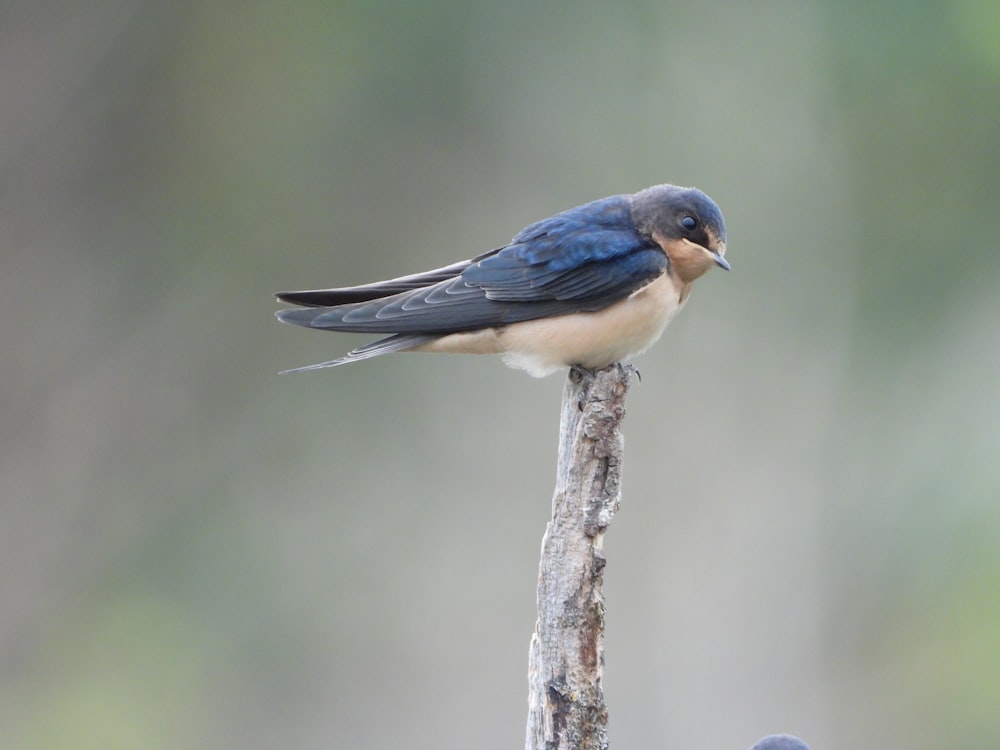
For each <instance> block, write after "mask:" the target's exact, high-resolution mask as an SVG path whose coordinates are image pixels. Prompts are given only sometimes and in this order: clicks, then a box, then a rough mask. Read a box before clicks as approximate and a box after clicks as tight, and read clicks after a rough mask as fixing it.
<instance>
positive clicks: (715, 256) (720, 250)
mask: <svg viewBox="0 0 1000 750" xmlns="http://www.w3.org/2000/svg"><path fill="white" fill-rule="evenodd" d="M702 250H704V251H705V252H706V253H708V257H709V258H711V259H712V262H713V263H715V265H717V266H718V267H719V268H721V269H723V270H725V271H731V270H732V269H731V268H730V267H729V261H728V260H726V256H725V254H724V253H725V252H726V243H725V242H720V243H719V246H718V247H717V248H716V249H714V250H709V249H708V248H707V247H704V246H702Z"/></svg>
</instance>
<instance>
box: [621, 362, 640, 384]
mask: <svg viewBox="0 0 1000 750" xmlns="http://www.w3.org/2000/svg"><path fill="white" fill-rule="evenodd" d="M615 364H616V365H617V366H618V372H620V373H621V374H622V375H624V376H625V377H626V378H627V379H628V380H629V382H631V380H632V376H635V379H636V380H637V381H638V382H640V383H641V382H642V373H641V372H639V368H638V367H636V366H635V365H633V364H632V363H631V362H629V363H627V364H626V363H623V362H615Z"/></svg>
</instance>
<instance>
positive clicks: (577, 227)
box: [275, 184, 730, 377]
mask: <svg viewBox="0 0 1000 750" xmlns="http://www.w3.org/2000/svg"><path fill="white" fill-rule="evenodd" d="M725 256H726V225H725V220H724V219H723V217H722V212H721V210H720V209H719V207H718V206H717V205H716V203H715V201H713V200H712V199H711V198H709V197H708V195H706V194H705V193H703V192H702V191H701V190H699V189H697V188H692V187H679V186H677V185H670V184H662V185H654V186H652V187H649V188H646V189H644V190H640V191H639V192H637V193H633V194H622V195H613V196H609V197H607V198H601V199H599V200H595V201H592V202H590V203H585V204H583V205H580V206H577V207H575V208H570V209H568V210H566V211H562V212H560V213H557V214H555V215H553V216H550V217H549V218H547V219H542V220H540V221H536V222H534V223H533V224H530V225H528V226H527V227H525V228H524V229H522V230H521V231H520V232H518V233H517V234H516V235H515V236H514V238H513V239H512V240H511V241H510V242H509V243H508V244H506V245H503V246H502V247H498V248H496V249H494V250H490V251H489V252H485V253H482V254H481V255H476V256H475V257H473V258H470V259H468V260H463V261H459V262H457V263H452V264H450V265H447V266H443V267H442V268H437V269H434V270H431V271H426V272H424V273H416V274H411V275H408V276H400V277H398V278H394V279H389V280H386V281H377V282H374V283H370V284H363V285H361V286H349V287H341V288H337V289H315V290H306V291H298V292H278V293H277V294H276V295H275V296H276V297H277V299H278V300H279V301H281V302H285V303H289V304H292V305H296V307H294V308H288V309H283V310H279V311H278V312H277V313H276V315H277V317H278V319H279V320H280V321H281V322H282V323H290V324H294V325H299V326H305V327H307V328H316V329H320V330H326V331H346V332H354V333H369V334H388V335H387V336H385V337H384V338H380V339H378V340H377V341H374V342H372V343H369V344H365V345H363V346H360V347H358V348H356V349H354V350H353V351H351V352H349V353H348V354H346V355H344V356H342V357H339V358H338V359H334V360H330V361H328V362H321V363H319V364H314V365H308V366H306V367H298V368H295V369H292V370H286V371H285V372H301V371H305V370H316V369H320V368H325V367H336V366H339V365H344V364H348V363H351V362H358V361H361V360H365V359H369V358H371V357H377V356H380V355H383V354H389V353H391V352H404V351H408V352H450V353H468V354H500V355H501V356H502V358H503V361H504V362H505V364H507V365H509V366H511V367H513V368H516V369H520V370H524V371H526V372H527V373H528V374H530V375H533V376H535V377H543V376H545V375H549V374H551V373H553V372H556V371H558V370H561V369H563V368H566V367H570V368H572V369H577V370H582V371H584V372H595V371H597V370H601V369H603V368H605V367H608V366H610V365H612V364H614V363H616V362H619V363H620V362H628V361H630V360H631V359H632V358H634V357H635V356H637V355H639V354H641V353H642V352H644V351H646V350H647V349H648V348H649V347H650V346H652V344H653V343H654V342H655V341H656V340H657V339H658V338H659V337H660V335H661V334H662V333H663V330H664V329H665V328H666V327H667V324H668V323H669V322H670V321H671V319H672V318H673V317H674V316H675V315H676V314H677V312H678V311H679V310H680V309H681V307H683V306H684V304H685V303H686V302H687V299H688V296H689V295H690V292H691V285H692V284H693V282H694V281H695V280H696V279H698V278H699V277H700V276H702V275H704V274H705V273H706V272H707V271H708V270H709V269H710V268H712V267H713V266H718V267H720V268H723V269H725V270H727V271H728V270H730V265H729V262H728V261H727V260H726V257H725Z"/></svg>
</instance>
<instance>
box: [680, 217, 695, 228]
mask: <svg viewBox="0 0 1000 750" xmlns="http://www.w3.org/2000/svg"><path fill="white" fill-rule="evenodd" d="M681 226H682V227H684V228H685V229H686V230H688V231H689V232H690V231H692V230H694V229H697V227H698V220H697V219H696V218H694V217H693V216H682V217H681Z"/></svg>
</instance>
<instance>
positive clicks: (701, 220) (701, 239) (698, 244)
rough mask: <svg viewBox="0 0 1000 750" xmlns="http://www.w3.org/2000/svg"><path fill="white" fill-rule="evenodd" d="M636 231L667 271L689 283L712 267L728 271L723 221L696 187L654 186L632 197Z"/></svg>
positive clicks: (720, 213)
mask: <svg viewBox="0 0 1000 750" xmlns="http://www.w3.org/2000/svg"><path fill="white" fill-rule="evenodd" d="M632 220H633V221H634V222H635V225H636V228H637V229H638V230H639V232H640V233H641V234H642V235H643V236H645V237H648V238H649V239H651V240H653V241H654V242H656V243H657V244H658V245H659V246H660V247H662V248H663V251H664V252H665V253H666V254H667V257H668V258H670V265H671V269H672V270H673V272H674V273H676V274H677V275H678V276H679V277H680V278H681V280H682V281H685V282H691V281H694V280H695V279H697V278H698V277H699V276H701V275H702V274H704V273H705V272H706V271H708V269H709V268H711V267H712V265H713V264H714V265H716V266H719V267H720V268H724V269H725V270H727V271H728V270H729V262H728V261H727V260H726V222H725V220H724V219H723V218H722V211H720V210H719V207H718V206H717V205H716V204H715V201H713V200H712V199H711V198H709V197H708V196H707V195H705V194H704V193H703V192H701V191H700V190H698V189H697V188H684V187H677V186H676V185H654V186H653V187H650V188H646V189H645V190H641V191H639V192H638V193H636V194H635V195H633V196H632Z"/></svg>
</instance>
